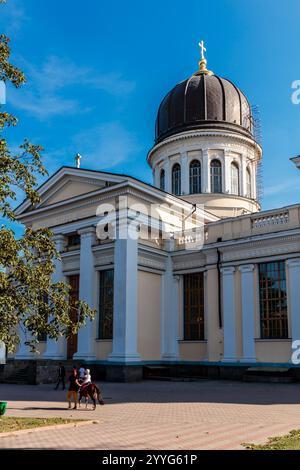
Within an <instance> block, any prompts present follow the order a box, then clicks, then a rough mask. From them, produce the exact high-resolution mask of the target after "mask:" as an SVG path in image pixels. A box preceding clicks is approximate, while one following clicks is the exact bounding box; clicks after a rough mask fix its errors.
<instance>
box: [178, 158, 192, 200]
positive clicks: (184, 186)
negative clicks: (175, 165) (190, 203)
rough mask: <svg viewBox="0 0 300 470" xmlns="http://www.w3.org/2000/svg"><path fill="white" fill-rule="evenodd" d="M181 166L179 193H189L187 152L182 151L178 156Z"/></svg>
mask: <svg viewBox="0 0 300 470" xmlns="http://www.w3.org/2000/svg"><path fill="white" fill-rule="evenodd" d="M180 166H181V194H189V193H190V188H189V186H190V185H189V168H188V156H187V152H183V153H182V154H181V156H180Z"/></svg>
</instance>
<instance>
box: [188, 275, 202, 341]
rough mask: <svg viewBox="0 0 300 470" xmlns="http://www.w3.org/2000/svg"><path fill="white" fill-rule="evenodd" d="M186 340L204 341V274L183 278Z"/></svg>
mask: <svg viewBox="0 0 300 470" xmlns="http://www.w3.org/2000/svg"><path fill="white" fill-rule="evenodd" d="M183 302H184V339H185V340H189V341H200V340H204V274H203V273H192V274H185V275H184V276H183Z"/></svg>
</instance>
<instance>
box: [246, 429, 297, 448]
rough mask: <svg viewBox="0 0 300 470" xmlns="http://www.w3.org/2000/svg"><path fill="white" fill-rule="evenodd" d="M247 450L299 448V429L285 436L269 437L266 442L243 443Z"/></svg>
mask: <svg viewBox="0 0 300 470" xmlns="http://www.w3.org/2000/svg"><path fill="white" fill-rule="evenodd" d="M243 445H244V446H245V447H246V449H248V450H300V429H294V430H293V431H290V433H289V434H287V435H285V436H278V437H270V438H269V440H268V442H267V443H266V444H258V445H256V444H243Z"/></svg>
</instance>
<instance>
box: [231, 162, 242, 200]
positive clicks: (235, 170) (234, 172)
mask: <svg viewBox="0 0 300 470" xmlns="http://www.w3.org/2000/svg"><path fill="white" fill-rule="evenodd" d="M239 193H240V175H239V167H238V165H237V164H236V163H231V194H237V195H238V194H239Z"/></svg>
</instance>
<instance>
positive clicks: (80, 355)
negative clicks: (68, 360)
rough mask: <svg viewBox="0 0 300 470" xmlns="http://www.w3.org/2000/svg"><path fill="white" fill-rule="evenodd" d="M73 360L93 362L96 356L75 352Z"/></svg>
mask: <svg viewBox="0 0 300 470" xmlns="http://www.w3.org/2000/svg"><path fill="white" fill-rule="evenodd" d="M73 359H76V360H77V359H81V360H82V361H95V360H96V356H95V355H94V354H89V353H80V352H77V353H75V354H74V355H73Z"/></svg>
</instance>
